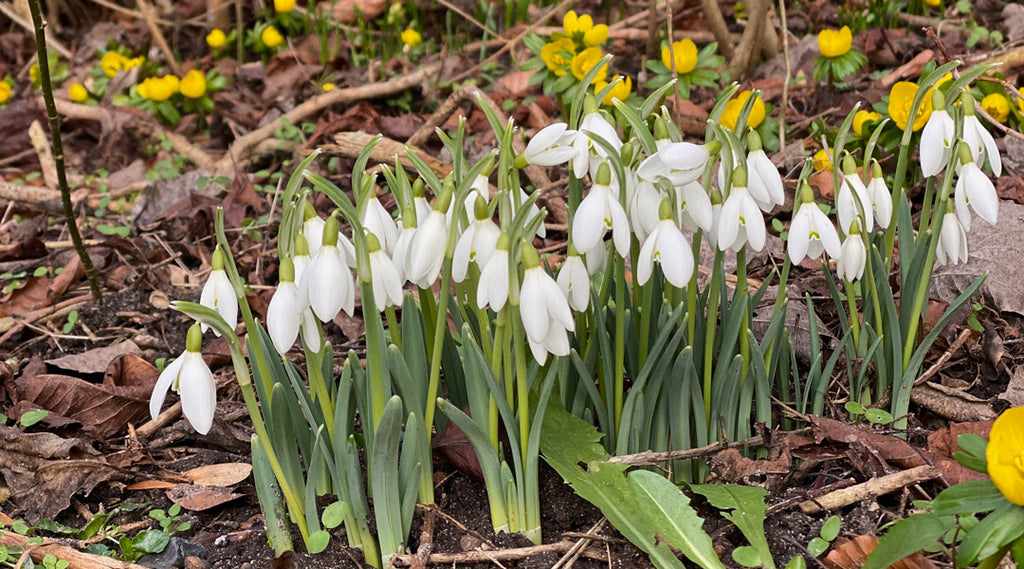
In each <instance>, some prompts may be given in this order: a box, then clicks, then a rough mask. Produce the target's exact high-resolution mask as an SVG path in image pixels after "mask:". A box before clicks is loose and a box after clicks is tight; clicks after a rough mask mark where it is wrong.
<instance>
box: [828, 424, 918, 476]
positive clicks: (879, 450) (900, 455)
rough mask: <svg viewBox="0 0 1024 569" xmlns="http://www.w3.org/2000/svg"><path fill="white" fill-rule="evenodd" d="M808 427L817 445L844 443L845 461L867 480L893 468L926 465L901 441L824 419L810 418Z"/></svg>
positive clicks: (915, 451) (914, 450)
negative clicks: (811, 429) (810, 426)
mask: <svg viewBox="0 0 1024 569" xmlns="http://www.w3.org/2000/svg"><path fill="white" fill-rule="evenodd" d="M811 425H812V426H813V431H814V440H815V441H816V442H819V443H820V442H822V441H824V440H826V439H828V440H832V441H835V442H841V443H846V444H847V445H848V448H847V451H846V454H847V457H848V458H849V459H850V461H851V462H853V464H854V466H856V467H857V469H858V470H860V471H861V472H862V473H864V474H865V475H867V476H881V475H884V474H889V473H890V472H892V466H897V467H900V468H914V467H915V466H921V465H924V464H927V463H926V461H925V459H924V457H922V456H921V453H920V452H919V451H918V450H917V449H915V448H914V447H912V446H910V443H908V442H907V441H905V440H903V439H899V438H896V437H893V436H890V435H883V434H881V433H876V432H874V431H872V430H871V429H868V428H864V427H857V426H854V425H850V424H848V423H844V422H842V421H836V420H834V419H828V418H825V417H811Z"/></svg>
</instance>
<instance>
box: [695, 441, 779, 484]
mask: <svg viewBox="0 0 1024 569" xmlns="http://www.w3.org/2000/svg"><path fill="white" fill-rule="evenodd" d="M708 462H709V466H710V467H711V471H712V472H714V473H715V474H716V475H718V477H719V478H721V479H722V480H724V481H726V482H730V483H742V484H751V485H758V486H760V485H765V484H767V485H772V484H773V483H774V482H778V481H780V480H781V477H782V476H785V475H787V474H789V472H790V467H791V466H792V465H793V456H792V454H791V453H790V450H789V448H788V447H786V446H783V447H782V453H781V454H779V456H778V457H777V458H775V459H772V460H753V459H750V458H747V457H745V456H743V454H742V453H741V452H740V451H739V449H735V448H728V449H725V450H723V451H722V452H719V453H718V454H716V455H714V456H713V457H711V460H709V461H708Z"/></svg>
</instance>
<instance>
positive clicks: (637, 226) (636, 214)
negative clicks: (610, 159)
mask: <svg viewBox="0 0 1024 569" xmlns="http://www.w3.org/2000/svg"><path fill="white" fill-rule="evenodd" d="M631 174H632V178H633V179H634V183H633V184H632V185H629V184H627V187H634V188H635V189H634V190H633V191H632V192H630V194H631V195H629V200H628V204H629V210H628V213H629V224H630V226H631V227H632V228H633V232H634V233H636V238H637V240H639V241H641V242H642V241H644V240H645V239H647V236H648V235H650V234H651V231H654V228H655V227H657V225H658V207H659V205H660V204H661V192H659V191H658V189H657V188H656V187H654V184H653V183H651V182H649V181H647V180H641V179H639V178H637V177H636V174H635V173H629V172H627V174H626V175H627V176H630V175H631Z"/></svg>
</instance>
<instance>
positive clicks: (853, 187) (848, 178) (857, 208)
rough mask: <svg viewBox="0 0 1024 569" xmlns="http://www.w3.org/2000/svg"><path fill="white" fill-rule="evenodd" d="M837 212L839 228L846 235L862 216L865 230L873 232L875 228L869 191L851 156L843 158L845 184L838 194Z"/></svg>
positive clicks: (840, 187)
mask: <svg viewBox="0 0 1024 569" xmlns="http://www.w3.org/2000/svg"><path fill="white" fill-rule="evenodd" d="M836 210H838V212H839V226H840V227H841V228H842V229H843V232H844V233H849V232H850V224H852V223H853V220H854V219H857V218H858V217H860V216H863V218H864V220H865V221H864V229H865V230H866V231H871V230H872V229H873V228H874V226H875V218H874V214H873V211H874V208H873V207H872V205H871V197H870V196H869V195H868V189H867V187H865V186H864V182H863V181H862V180H861V179H860V175H859V174H857V164H856V163H855V162H854V161H853V158H852V157H851V156H850V155H846V157H845V158H843V183H842V184H840V185H839V192H838V193H837V194H836Z"/></svg>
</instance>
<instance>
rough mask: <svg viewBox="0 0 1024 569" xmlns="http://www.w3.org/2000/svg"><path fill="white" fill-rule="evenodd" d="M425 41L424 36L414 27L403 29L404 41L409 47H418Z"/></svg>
mask: <svg viewBox="0 0 1024 569" xmlns="http://www.w3.org/2000/svg"><path fill="white" fill-rule="evenodd" d="M422 41H423V36H422V35H420V33H419V32H417V31H416V30H414V29H412V28H405V30H403V31H402V43H404V44H405V45H407V46H409V47H416V46H418V45H420V42H422Z"/></svg>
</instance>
